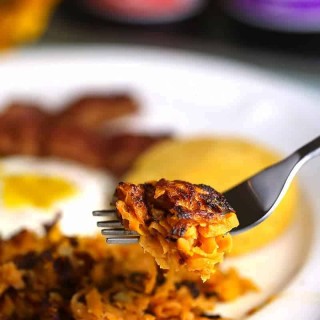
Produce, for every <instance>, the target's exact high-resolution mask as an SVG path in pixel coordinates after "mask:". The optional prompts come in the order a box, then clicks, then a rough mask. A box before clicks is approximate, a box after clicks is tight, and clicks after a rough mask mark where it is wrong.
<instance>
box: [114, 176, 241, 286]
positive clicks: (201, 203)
mask: <svg viewBox="0 0 320 320" xmlns="http://www.w3.org/2000/svg"><path fill="white" fill-rule="evenodd" d="M116 198H117V199H118V200H117V201H116V207H117V211H118V214H119V216H120V218H121V220H122V222H123V224H124V226H125V227H126V228H127V229H128V230H133V231H136V232H137V233H138V234H140V244H141V246H142V247H143V248H144V249H145V250H146V251H147V252H149V253H150V254H151V255H152V256H153V257H154V258H155V260H156V262H157V263H158V264H159V266H160V267H161V268H163V269H170V270H173V271H178V270H181V269H185V270H187V271H189V272H194V273H196V274H198V275H200V276H201V278H202V280H204V281H205V280H207V279H208V278H210V275H211V274H212V273H213V272H214V271H215V265H216V264H217V263H219V262H221V261H222V259H223V256H224V254H225V253H226V252H229V251H230V249H231V245H232V239H231V236H230V234H229V233H228V232H229V231H230V230H231V229H232V228H234V227H236V226H238V224H239V222H238V219H237V217H236V214H235V212H234V210H233V209H232V208H231V206H230V205H229V204H228V202H227V200H226V199H225V198H224V197H223V195H221V194H220V193H219V192H217V191H215V190H214V189H213V188H211V187H209V186H206V185H201V184H191V183H188V182H185V181H180V180H174V181H168V180H165V179H161V180H159V181H153V182H150V183H145V184H139V185H135V184H131V183H124V182H121V183H119V185H118V187H117V189H116Z"/></svg>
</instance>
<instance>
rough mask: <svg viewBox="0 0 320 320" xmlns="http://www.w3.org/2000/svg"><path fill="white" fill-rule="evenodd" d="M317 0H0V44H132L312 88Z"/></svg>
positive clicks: (316, 69)
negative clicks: (218, 60)
mask: <svg viewBox="0 0 320 320" xmlns="http://www.w3.org/2000/svg"><path fill="white" fill-rule="evenodd" d="M319 30H320V1H315V0H312V1H311V0H295V1H293V0H288V1H281V0H274V1H267V0H259V1H258V0H228V1H227V0H225V1H215V0H121V1H119V0H1V1H0V47H1V48H2V49H3V50H4V51H8V49H9V50H12V49H13V50H17V49H18V47H21V46H33V47H37V46H46V45H64V44H68V45H70V44H88V43H89V44H114V43H117V44H134V45H151V46H162V47H169V48H181V49H188V50H193V51H197V52H204V53H209V54H214V55H218V56H223V57H229V58H233V59H235V60H238V61H242V62H246V63H250V64H253V65H257V66H260V67H263V68H265V69H269V70H272V71H274V72H277V73H280V74H282V75H286V76H288V77H290V78H292V79H293V80H299V81H303V82H304V83H306V84H307V85H310V86H315V87H318V86H319V84H320V77H319V74H320V61H319V53H320V41H319V40H320V37H319V33H318V31H319Z"/></svg>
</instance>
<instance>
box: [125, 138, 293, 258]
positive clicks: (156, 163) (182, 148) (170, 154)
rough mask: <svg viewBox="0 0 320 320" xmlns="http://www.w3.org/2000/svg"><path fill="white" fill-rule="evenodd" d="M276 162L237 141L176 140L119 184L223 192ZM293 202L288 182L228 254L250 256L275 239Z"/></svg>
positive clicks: (142, 160) (146, 155)
mask: <svg viewBox="0 0 320 320" xmlns="http://www.w3.org/2000/svg"><path fill="white" fill-rule="evenodd" d="M279 159H280V156H279V155H277V154H275V153H274V152H272V151H270V150H268V149H267V148H265V147H262V146H259V145H256V144H253V143H251V142H248V141H246V140H241V139H238V138H205V137H203V138H200V137H199V138H192V139H185V140H178V139H177V140H171V141H164V142H162V143H159V144H157V145H155V146H154V147H152V148H151V149H150V150H148V151H147V152H146V153H144V154H143V155H142V156H141V157H140V158H139V159H138V161H137V162H136V163H135V166H134V167H133V169H132V170H131V171H130V172H129V173H128V174H127V175H126V176H125V177H124V178H123V180H124V181H127V182H132V183H143V182H146V181H150V180H159V179H161V178H166V179H169V180H175V179H180V180H184V181H189V182H191V183H203V184H207V185H210V186H212V187H214V188H215V189H217V190H218V191H220V192H224V191H226V190H227V189H229V188H230V187H232V186H234V185H235V184H237V183H239V182H241V181H242V180H244V179H246V178H248V177H249V176H251V175H253V174H255V173H256V172H258V171H260V170H262V169H264V168H265V167H267V166H269V165H271V164H273V163H274V162H276V161H278V160H279ZM297 198H298V190H297V186H296V185H295V184H293V185H292V186H291V187H290V189H289V191H288V192H287V194H286V195H285V197H284V199H283V200H282V202H281V203H280V205H279V206H278V207H277V209H276V210H275V211H274V213H273V214H272V215H271V216H270V217H269V218H268V219H267V220H266V221H264V222H263V223H261V224H260V225H258V226H257V227H255V228H253V229H251V230H250V231H247V232H244V233H242V234H240V235H237V236H234V237H233V249H232V254H242V253H246V252H250V251H252V250H254V249H257V248H259V247H261V246H263V245H265V244H267V243H269V242H270V241H272V240H273V239H275V238H276V237H277V236H279V235H280V234H281V233H282V232H283V231H284V230H285V229H286V228H287V226H288V225H289V224H290V222H291V221H292V218H293V213H294V211H295V207H296V204H297ZM231 205H232V204H231Z"/></svg>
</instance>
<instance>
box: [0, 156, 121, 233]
mask: <svg viewBox="0 0 320 320" xmlns="http://www.w3.org/2000/svg"><path fill="white" fill-rule="evenodd" d="M114 186H115V181H114V180H113V178H112V177H111V176H110V175H108V174H107V173H106V172H104V171H101V170H96V169H92V168H88V167H85V166H82V165H79V164H77V163H74V162H69V161H65V160H61V159H49V158H48V159H46V158H43V159H39V158H32V157H24V156H17V157H7V158H3V159H2V160H1V161H0V235H1V236H3V237H7V236H10V235H12V234H13V233H15V232H17V231H19V230H21V229H23V228H28V229H31V230H34V231H36V232H41V231H42V230H43V227H42V226H43V224H46V223H50V222H51V221H53V220H54V219H55V217H56V216H57V214H60V216H61V218H60V226H61V229H62V231H63V232H64V233H65V234H67V235H79V234H83V235H87V234H93V233H96V232H98V231H99V230H98V228H97V226H96V219H94V217H93V216H92V213H91V212H92V211H93V210H99V209H104V208H108V207H109V205H110V200H111V197H112V194H113V190H114Z"/></svg>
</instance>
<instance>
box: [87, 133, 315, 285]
mask: <svg viewBox="0 0 320 320" xmlns="http://www.w3.org/2000/svg"><path fill="white" fill-rule="evenodd" d="M318 155H320V137H317V138H316V139H314V140H312V141H311V142H309V143H307V144H306V145H304V146H302V147H301V148H299V149H298V150H297V151H295V152H294V153H292V154H291V155H290V156H288V157H287V158H285V159H283V160H282V161H280V162H278V163H276V164H274V165H272V166H270V167H268V168H266V169H265V170H263V171H260V172H259V173H257V174H256V175H254V176H252V177H250V178H249V179H247V180H245V181H243V182H242V183H240V184H238V185H237V186H235V187H233V188H232V189H230V190H228V191H227V192H225V193H224V194H223V195H222V194H220V193H219V192H217V191H216V190H214V189H213V188H212V187H209V186H206V185H202V184H191V183H189V182H185V181H179V180H174V181H168V180H165V179H161V180H159V181H153V182H149V183H145V184H139V185H135V184H131V183H124V182H121V183H119V185H118V187H117V189H116V192H115V198H116V201H115V209H114V210H99V211H94V212H93V215H94V216H99V217H103V218H104V221H99V222H98V227H102V228H103V229H102V234H103V235H104V236H106V238H107V243H110V244H130V243H136V242H139V243H140V245H141V246H142V247H143V248H144V249H145V250H146V251H148V252H149V253H151V255H153V256H154V258H155V260H156V261H157V263H158V264H159V265H160V267H162V268H164V269H169V268H174V269H179V266H181V265H184V268H185V269H187V270H188V271H193V272H196V273H199V274H200V276H201V278H202V279H203V280H205V279H207V278H208V277H209V276H210V274H211V273H212V269H213V267H214V265H215V264H216V263H218V262H220V261H222V259H223V255H224V253H226V252H228V251H229V250H230V248H231V244H232V243H231V241H232V240H231V236H230V233H229V232H231V233H232V234H237V233H241V232H243V231H246V230H248V229H251V228H253V227H255V226H256V225H258V224H259V223H261V222H262V221H264V220H265V219H266V218H267V217H268V216H269V215H270V214H271V213H272V212H273V210H274V209H275V208H276V207H277V205H278V204H279V202H280V200H281V199H282V197H283V196H284V194H285V192H286V191H287V189H288V187H289V185H290V183H291V182H292V180H293V178H294V176H295V175H296V173H297V172H298V170H299V169H300V168H301V167H302V166H303V164H305V163H306V162H307V161H308V160H310V159H312V158H314V157H316V156H318Z"/></svg>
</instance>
